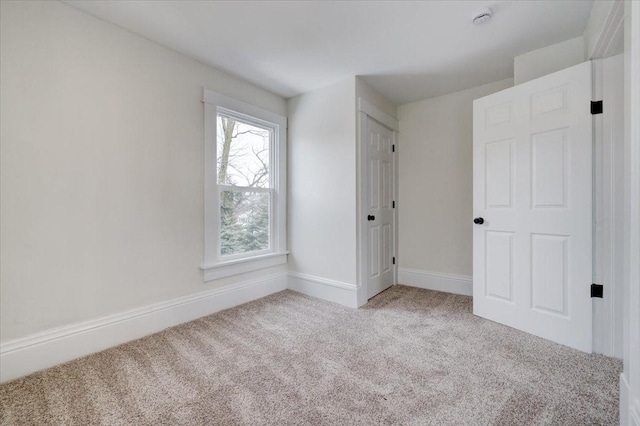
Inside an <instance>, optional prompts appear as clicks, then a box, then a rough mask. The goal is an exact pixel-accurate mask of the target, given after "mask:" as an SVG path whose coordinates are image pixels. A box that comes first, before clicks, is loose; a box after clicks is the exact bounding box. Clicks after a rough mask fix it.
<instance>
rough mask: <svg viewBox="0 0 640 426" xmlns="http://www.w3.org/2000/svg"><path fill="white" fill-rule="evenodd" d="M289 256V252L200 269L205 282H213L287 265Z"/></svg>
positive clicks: (215, 264)
mask: <svg viewBox="0 0 640 426" xmlns="http://www.w3.org/2000/svg"><path fill="white" fill-rule="evenodd" d="M287 254H289V252H286V253H268V254H263V255H260V256H254V257H249V258H242V259H236V260H230V261H228V262H221V263H214V264H212V265H202V266H201V267H200V269H202V273H203V276H204V281H212V280H217V279H220V278H224V277H231V276H233V275H238V274H242V273H245V272H251V271H257V270H259V269H265V268H270V267H272V266H278V265H283V264H285V263H287Z"/></svg>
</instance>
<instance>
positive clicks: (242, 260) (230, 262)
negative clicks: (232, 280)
mask: <svg viewBox="0 0 640 426" xmlns="http://www.w3.org/2000/svg"><path fill="white" fill-rule="evenodd" d="M203 103H204V262H203V264H202V266H201V269H202V271H203V278H204V281H205V282H206V281H212V280H215V279H219V278H224V277H229V276H232V275H237V274H241V273H244V272H251V271H256V270H259V269H263V268H269V267H271V266H276V265H282V264H284V263H287V254H288V252H287V247H286V245H287V236H286V228H287V227H286V212H287V156H286V154H287V153H286V147H287V119H286V117H283V116H281V115H279V114H276V113H273V112H271V111H267V110H264V109H262V108H259V107H256V106H254V105H251V104H248V103H246V102H242V101H239V100H237V99H234V98H231V97H229V96H225V95H222V94H220V93H217V92H214V91H212V90H209V89H204V95H203ZM218 113H222V114H223V115H228V116H231V117H235V118H238V119H240V120H241V121H243V122H246V123H248V124H254V125H257V126H259V127H263V128H268V129H269V130H271V138H270V141H269V161H270V165H269V173H270V182H271V188H269V189H268V188H251V192H270V193H271V194H272V196H271V204H270V208H269V224H270V229H269V249H267V250H261V251H255V252H249V253H239V254H234V255H228V256H224V257H222V256H221V255H220V193H221V191H223V190H225V189H232V190H237V189H240V190H247V188H244V187H234V186H229V185H219V184H218V179H217V176H218V174H217V144H218V140H217V135H218V129H217V126H218Z"/></svg>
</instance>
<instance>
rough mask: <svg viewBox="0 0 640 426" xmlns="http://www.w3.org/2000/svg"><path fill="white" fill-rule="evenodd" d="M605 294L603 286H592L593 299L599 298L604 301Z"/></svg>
mask: <svg viewBox="0 0 640 426" xmlns="http://www.w3.org/2000/svg"><path fill="white" fill-rule="evenodd" d="M603 293H604V290H603V287H602V284H591V297H598V298H600V299H602V295H603Z"/></svg>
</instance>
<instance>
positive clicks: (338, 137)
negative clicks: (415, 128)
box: [287, 78, 356, 284]
mask: <svg viewBox="0 0 640 426" xmlns="http://www.w3.org/2000/svg"><path fill="white" fill-rule="evenodd" d="M355 93H356V89H355V78H350V79H348V80H345V81H342V82H339V83H336V84H333V85H330V86H328V87H325V88H322V89H318V90H315V91H313V92H310V93H307V94H304V95H301V96H297V97H295V98H292V99H290V100H289V108H288V109H289V116H288V117H289V151H288V154H289V162H288V164H289V170H288V172H289V177H288V181H289V187H288V198H289V209H288V217H287V220H288V231H289V232H288V236H289V250H290V251H291V255H290V257H289V263H290V269H291V270H293V271H296V272H300V273H304V274H309V275H313V276H316V277H320V278H325V279H331V280H336V281H340V282H344V283H348V284H356V115H355V108H356V104H355Z"/></svg>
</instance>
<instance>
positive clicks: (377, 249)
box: [365, 116, 395, 298]
mask: <svg viewBox="0 0 640 426" xmlns="http://www.w3.org/2000/svg"><path fill="white" fill-rule="evenodd" d="M366 120H367V123H366V135H365V149H366V159H367V162H366V164H367V188H366V189H365V190H366V193H367V198H366V205H367V210H368V211H367V212H366V215H367V217H366V218H365V220H366V221H367V224H368V225H367V236H366V238H367V242H366V247H367V263H368V265H367V278H368V281H367V285H368V297H370V298H371V297H373V296H375V295H376V294H378V293H380V292H381V291H382V290H384V289H386V288H388V287H390V286H392V285H393V277H394V274H393V268H394V265H393V246H394V241H395V238H394V226H393V223H394V221H393V188H394V185H393V177H394V170H393V164H394V163H393V155H394V133H393V131H391V130H389V129H388V128H386V127H385V126H383V125H382V124H380V123H378V122H377V121H375V120H374V119H372V118H371V117H369V116H367V118H366Z"/></svg>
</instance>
